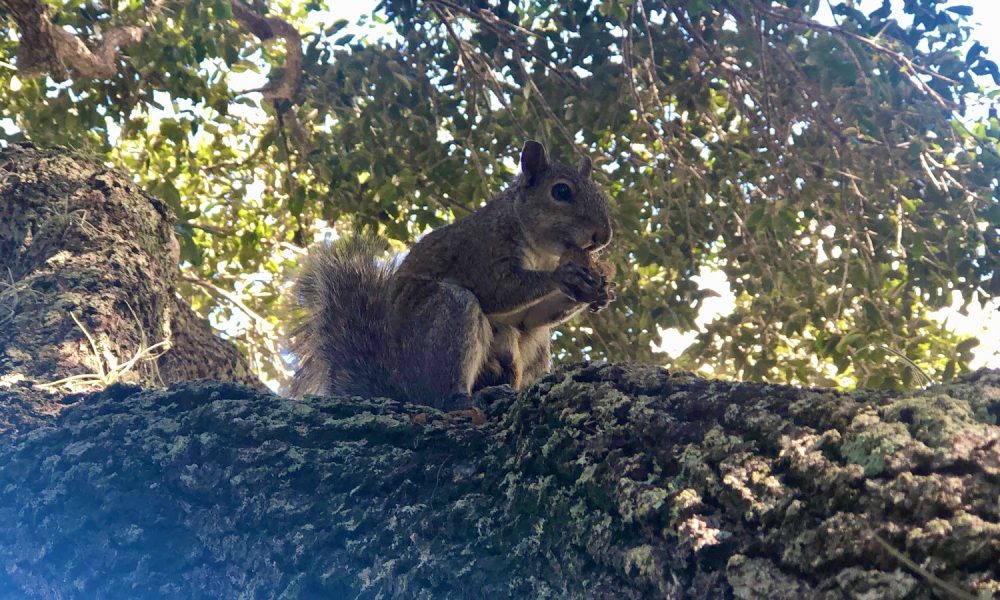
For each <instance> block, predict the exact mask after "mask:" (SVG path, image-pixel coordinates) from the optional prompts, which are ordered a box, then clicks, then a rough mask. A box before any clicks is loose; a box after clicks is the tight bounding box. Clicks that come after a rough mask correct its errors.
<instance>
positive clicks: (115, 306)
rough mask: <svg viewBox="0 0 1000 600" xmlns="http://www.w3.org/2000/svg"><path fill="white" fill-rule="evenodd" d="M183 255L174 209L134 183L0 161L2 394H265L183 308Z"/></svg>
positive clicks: (54, 153) (92, 165)
mask: <svg viewBox="0 0 1000 600" xmlns="http://www.w3.org/2000/svg"><path fill="white" fill-rule="evenodd" d="M178 253H179V250H178V245H177V241H176V239H175V237H174V233H173V218H172V216H171V215H170V212H169V209H168V208H167V206H166V205H165V204H164V203H163V202H161V201H159V200H158V199H156V198H153V197H151V196H149V195H147V194H145V193H143V192H142V191H141V190H140V189H138V187H137V186H136V185H135V184H134V183H133V182H132V181H131V180H129V179H128V178H127V177H125V176H123V175H121V174H119V173H116V172H114V171H111V170H108V169H106V168H105V167H103V166H101V165H100V164H98V163H97V162H95V161H90V160H87V159H84V158H82V157H79V156H76V155H73V154H71V153H68V152H66V151H65V150H41V149H37V148H35V147H33V146H31V145H13V146H10V147H8V148H6V149H0V389H2V388H3V387H9V386H12V385H20V386H21V387H22V388H23V389H28V385H29V384H31V383H36V384H43V383H53V382H57V381H61V380H66V379H67V378H75V379H70V380H69V381H64V383H63V384H60V385H59V386H56V387H64V386H68V387H69V389H74V387H73V386H74V385H75V386H76V387H77V388H79V389H85V387H81V386H85V385H86V384H94V383H96V384H100V383H102V382H103V383H107V382H110V381H115V380H121V381H127V382H133V383H136V384H141V385H146V386H154V385H163V384H164V383H171V382H175V381H184V380H189V379H194V378H215V379H225V380H234V381H240V382H243V383H247V384H250V385H259V383H258V382H257V380H256V379H255V378H254V377H253V376H252V375H251V374H250V370H249V368H248V367H247V364H246V362H245V361H244V360H243V358H242V357H241V356H240V355H239V353H238V351H237V350H236V349H235V348H234V347H233V346H232V345H231V344H229V343H226V342H224V341H222V340H221V339H219V338H218V337H216V336H215V335H213V334H212V332H211V330H210V329H209V328H208V326H207V325H206V324H205V323H203V322H202V321H201V320H200V319H198V317H197V316H196V315H195V314H194V313H193V312H192V311H191V309H190V307H188V306H187V304H186V303H185V302H184V301H183V300H181V299H180V298H179V297H178V295H177V290H176V288H175V287H174V283H175V281H176V280H177V277H178V268H177V265H178ZM88 336H89V337H88ZM164 341H167V342H169V345H170V349H169V350H166V351H164V350H165V348H166V344H164V345H161V346H156V344H159V343H160V342H164ZM161 352H162V355H160V356H159V358H158V359H157V358H155V356H156V355H157V354H160V353H161ZM133 358H135V359H136V360H135V361H134V363H133V364H132V365H130V366H127V367H126V366H125V365H127V363H128V362H129V361H130V360H131V359H133ZM22 400H24V401H25V402H27V404H26V406H34V407H35V408H36V409H37V410H38V411H41V412H44V413H49V412H52V411H53V410H56V409H57V408H58V406H59V403H58V402H57V401H54V400H49V399H46V397H45V396H44V395H42V394H38V395H37V397H36V398H35V399H34V400H32V401H27V400H26V399H25V398H23V397H22ZM12 423H13V422H8V423H4V422H3V421H0V431H2V430H4V429H6V428H9V427H11V426H12Z"/></svg>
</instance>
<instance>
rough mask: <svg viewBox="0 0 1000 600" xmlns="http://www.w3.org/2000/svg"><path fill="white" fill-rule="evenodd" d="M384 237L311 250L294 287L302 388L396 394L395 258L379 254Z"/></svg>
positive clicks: (292, 339) (293, 341)
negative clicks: (393, 340)
mask: <svg viewBox="0 0 1000 600" xmlns="http://www.w3.org/2000/svg"><path fill="white" fill-rule="evenodd" d="M386 250H387V244H385V243H384V242H382V241H380V240H377V239H373V238H368V237H361V236H354V237H349V238H345V239H341V240H337V241H335V242H333V243H331V244H320V245H317V246H315V247H313V248H312V249H310V251H309V255H308V256H307V257H306V259H305V262H304V263H303V265H302V267H301V269H300V270H299V274H298V277H297V279H296V281H295V284H294V285H293V287H292V302H293V303H294V304H295V305H296V306H295V307H294V309H293V310H292V312H293V313H294V316H293V317H292V319H291V327H290V332H289V339H288V342H289V344H288V345H289V350H290V351H291V352H292V354H293V355H294V356H295V375H294V376H293V378H292V381H291V383H290V385H289V389H288V390H287V391H288V393H289V395H290V396H293V397H301V396H302V395H303V394H345V395H360V396H366V397H372V396H396V390H395V389H394V386H393V385H392V382H391V379H390V374H389V372H388V370H387V368H386V365H391V364H393V363H392V361H391V356H390V354H391V352H392V348H391V336H390V333H389V324H388V313H389V281H390V279H391V278H392V276H393V273H394V272H395V265H394V264H392V263H391V262H388V261H382V260H379V259H378V257H380V256H383V255H384V254H385V251H386Z"/></svg>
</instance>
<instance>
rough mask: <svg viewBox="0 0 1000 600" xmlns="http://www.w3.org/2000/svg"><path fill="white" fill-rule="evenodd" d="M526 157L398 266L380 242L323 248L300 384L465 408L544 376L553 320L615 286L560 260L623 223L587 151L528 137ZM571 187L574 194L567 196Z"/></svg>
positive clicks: (595, 244) (314, 260)
mask: <svg viewBox="0 0 1000 600" xmlns="http://www.w3.org/2000/svg"><path fill="white" fill-rule="evenodd" d="M521 167H522V174H521V176H520V177H518V178H517V179H516V180H515V181H514V183H513V185H511V186H510V187H509V188H508V189H507V190H505V191H504V192H502V193H500V194H498V195H497V196H496V197H494V198H493V199H492V200H491V201H490V202H488V203H487V204H486V206H484V207H483V208H481V209H479V210H478V211H476V212H475V213H474V214H472V215H471V216H469V217H466V218H465V219H462V220H460V221H457V222H455V223H453V224H451V225H447V226H444V227H441V228H439V229H436V230H434V231H432V232H430V233H429V234H427V235H426V236H424V237H423V238H422V239H421V240H419V241H418V242H417V243H416V244H414V245H413V246H412V247H411V248H410V251H409V253H408V254H407V255H406V258H405V259H404V260H403V261H402V263H401V264H400V265H399V267H398V269H396V268H393V267H391V266H388V265H387V264H384V263H378V262H377V261H376V260H375V257H376V256H378V255H379V254H380V253H381V251H384V246H381V247H380V246H378V245H377V243H376V242H374V241H372V240H366V239H363V238H352V239H348V240H343V241H341V242H338V243H336V244H333V245H331V246H325V247H320V248H318V249H314V250H313V251H312V252H311V253H310V256H309V258H308V260H307V261H306V263H305V265H304V266H303V269H302V273H301V275H300V277H299V280H298V282H297V283H296V285H295V288H294V291H295V296H296V299H297V301H298V302H299V303H300V305H301V306H302V307H303V309H304V313H305V314H304V315H303V317H302V318H301V319H300V320H299V321H297V322H296V323H295V326H294V327H293V332H292V343H291V350H292V352H293V353H294V354H295V355H296V357H297V360H298V364H297V369H296V374H295V378H294V380H293V382H292V386H291V389H290V390H289V391H290V393H291V394H293V395H301V394H304V393H320V394H322V393H340V394H358V395H366V396H370V395H386V396H390V397H393V398H397V399H400V400H407V401H412V402H418V403H422V404H429V405H432V406H437V407H440V408H455V407H458V406H461V405H463V404H464V405H467V403H468V401H467V398H468V395H469V394H471V393H472V392H473V391H475V390H477V389H480V388H482V387H485V386H489V385H498V384H504V383H507V384H510V385H513V386H514V387H515V388H521V387H523V386H524V385H526V384H527V383H529V382H530V381H531V380H533V379H534V378H536V377H538V376H539V375H541V374H542V373H544V372H546V371H547V370H548V369H549V364H550V357H549V337H550V329H551V327H553V326H555V325H558V324H559V323H562V322H564V321H566V320H567V319H569V318H571V317H572V316H574V315H576V314H577V313H579V312H580V311H581V310H582V309H583V308H585V307H586V306H587V305H588V304H589V303H590V302H593V301H595V300H598V299H599V298H601V297H602V295H601V289H600V286H602V285H605V284H604V283H603V280H601V278H599V277H592V276H591V275H592V273H590V272H589V271H588V267H585V266H581V265H579V264H573V263H569V262H566V261H562V260H561V258H563V256H564V255H566V256H569V254H567V253H570V254H572V253H571V252H570V251H571V250H576V251H581V250H580V249H583V250H587V251H590V252H593V251H596V250H597V249H599V248H601V247H603V246H604V245H606V244H607V243H608V242H609V241H610V239H611V223H610V220H609V217H608V201H607V197H606V196H605V195H604V193H603V192H602V191H601V189H600V188H599V187H598V186H597V184H595V183H594V182H593V181H591V179H590V174H591V162H590V160H589V159H584V160H583V161H581V162H580V164H579V165H578V166H577V167H576V168H573V167H569V166H567V165H564V164H562V163H558V162H549V160H548V158H547V156H546V154H545V149H544V148H543V147H542V146H541V144H538V143H537V142H532V141H529V142H527V143H526V144H525V147H524V150H523V151H522V154H521ZM560 185H561V186H569V188H570V189H571V190H572V201H571V202H566V201H558V200H557V196H558V194H556V193H555V190H556V189H557V188H556V187H555V186H560ZM565 189H566V188H565V187H563V188H561V190H562V191H563V192H565ZM563 195H564V194H563ZM564 263H565V264H564Z"/></svg>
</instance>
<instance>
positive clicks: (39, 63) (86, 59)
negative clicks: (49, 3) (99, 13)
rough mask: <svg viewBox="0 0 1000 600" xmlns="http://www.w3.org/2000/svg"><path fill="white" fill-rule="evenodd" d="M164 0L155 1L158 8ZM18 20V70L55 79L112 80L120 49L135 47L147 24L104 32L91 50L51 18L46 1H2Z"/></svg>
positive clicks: (154, 8)
mask: <svg viewBox="0 0 1000 600" xmlns="http://www.w3.org/2000/svg"><path fill="white" fill-rule="evenodd" d="M161 4H162V0H160V1H157V2H153V3H152V5H151V10H152V11H157V10H159V8H160V5H161ZM0 6H2V7H3V8H4V9H6V10H7V11H9V12H10V13H11V15H12V16H13V17H14V22H15V23H17V28H18V32H19V34H20V36H21V44H20V46H19V47H18V49H17V70H18V72H19V73H21V74H22V75H28V76H35V75H42V74H48V75H49V76H50V77H52V79H54V80H55V81H65V80H66V79H69V77H70V72H71V71H72V72H73V73H75V74H77V75H78V76H80V77H86V78H92V79H111V78H112V77H114V76H115V73H117V72H118V64H117V63H118V57H119V54H120V53H119V49H120V48H126V47H128V46H134V45H135V44H137V43H139V42H140V41H142V39H143V37H145V35H146V32H147V31H148V27H146V26H138V25H123V26H121V27H116V28H114V29H112V30H111V31H109V32H107V33H106V34H104V37H103V39H102V40H101V42H100V44H99V45H98V46H97V48H95V49H94V50H91V49H90V48H88V47H87V46H86V44H84V43H83V41H81V40H80V38H79V37H77V36H75V35H73V34H72V33H70V32H69V31H67V30H65V29H63V28H62V27H58V26H56V25H55V24H54V23H52V20H51V19H50V18H49V13H48V8H47V7H46V5H45V3H43V2H39V1H38V0H0Z"/></svg>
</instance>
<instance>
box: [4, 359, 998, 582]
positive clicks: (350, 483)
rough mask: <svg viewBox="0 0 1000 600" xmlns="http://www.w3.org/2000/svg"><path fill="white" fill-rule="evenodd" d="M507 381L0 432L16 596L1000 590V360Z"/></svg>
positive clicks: (158, 411)
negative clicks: (831, 387)
mask: <svg viewBox="0 0 1000 600" xmlns="http://www.w3.org/2000/svg"><path fill="white" fill-rule="evenodd" d="M491 394H492V395H491V396H484V397H482V398H481V399H480V400H481V401H482V403H483V405H484V407H485V412H486V414H487V417H488V420H487V422H486V424H485V425H482V426H478V427H477V426H474V425H473V424H471V423H470V422H469V421H468V420H464V419H458V420H448V419H446V418H444V415H442V414H440V413H437V412H435V411H433V410H430V409H423V408H420V407H415V406H412V405H410V406H405V405H400V404H398V403H396V402H393V401H389V400H366V399H361V398H354V399H347V398H313V399H309V400H307V401H292V400H287V399H281V398H277V397H274V396H269V395H266V394H260V393H257V392H254V391H251V390H248V389H246V388H241V387H239V386H236V385H233V384H209V383H195V384H182V385H178V386H174V387H172V388H170V389H169V390H167V391H158V392H143V391H142V390H140V389H138V388H132V387H124V386H117V387H114V388H111V389H109V390H107V391H104V392H102V393H98V394H94V395H90V396H86V397H82V398H79V399H78V400H77V402H76V404H75V405H74V406H73V407H71V408H69V409H66V410H64V411H63V412H62V413H61V414H60V416H59V417H58V419H57V421H56V422H54V423H53V424H52V425H51V426H47V427H42V428H38V429H36V430H35V431H34V432H32V433H31V435H27V436H22V437H21V438H20V439H19V440H17V441H16V442H14V443H7V444H0V522H3V523H5V529H6V531H5V535H4V536H2V538H0V561H2V562H3V565H4V568H3V570H0V594H2V595H27V596H29V597H47V598H67V597H86V598H102V597H133V598H135V597H156V598H235V597H255V598H256V597H259V598H280V597H286V598H313V597H317V598H318V597H325V598H350V597H361V598H379V597H381V598H387V597H398V598H484V597H504V598H506V597H516V598H550V597H559V598H563V597H567V598H568V597H572V598H580V597H588V598H650V597H662V598H713V599H715V598H761V599H764V598H767V599H782V598H788V599H794V600H800V599H802V598H831V599H832V598H879V599H883V598H888V599H892V598H900V599H902V598H907V599H914V598H917V599H919V598H936V597H952V598H954V597H968V596H962V595H961V594H963V593H969V594H982V595H981V596H980V597H990V593H991V592H992V593H996V592H998V591H1000V525H998V522H1000V506H998V503H997V498H998V496H1000V428H998V427H997V426H996V425H995V422H996V418H997V415H998V414H1000V373H998V372H995V371H994V372H986V371H984V372H980V373H977V374H975V375H974V376H972V377H970V378H968V379H967V380H965V381H963V382H961V383H958V384H953V385H946V386H940V387H936V388H932V389H929V390H926V391H922V392H916V393H900V394H883V393H865V392H858V393H853V394H846V393H838V392H832V391H827V390H819V389H797V388H792V387H782V386H774V385H757V384H740V383H725V382H713V381H706V380H704V379H699V378H696V377H693V376H690V375H687V374H668V373H667V372H665V371H663V370H659V369H655V368H650V367H637V366H629V365H607V366H585V367H576V368H571V369H568V370H565V371H561V372H557V373H555V374H552V375H550V376H547V377H546V378H544V379H543V380H542V381H540V382H539V383H538V384H537V385H535V386H534V387H532V388H530V389H529V390H528V391H526V392H524V393H521V394H518V395H515V394H513V393H512V392H508V391H504V390H503V389H497V390H492V391H491ZM8 399H9V396H8ZM4 404H6V402H4ZM883 543H884V544H885V545H883ZM907 561H912V563H911V566H906V565H905V564H904V563H906V562H907ZM943 586H952V587H951V591H946V590H944V588H943ZM963 590H965V592H963Z"/></svg>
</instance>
